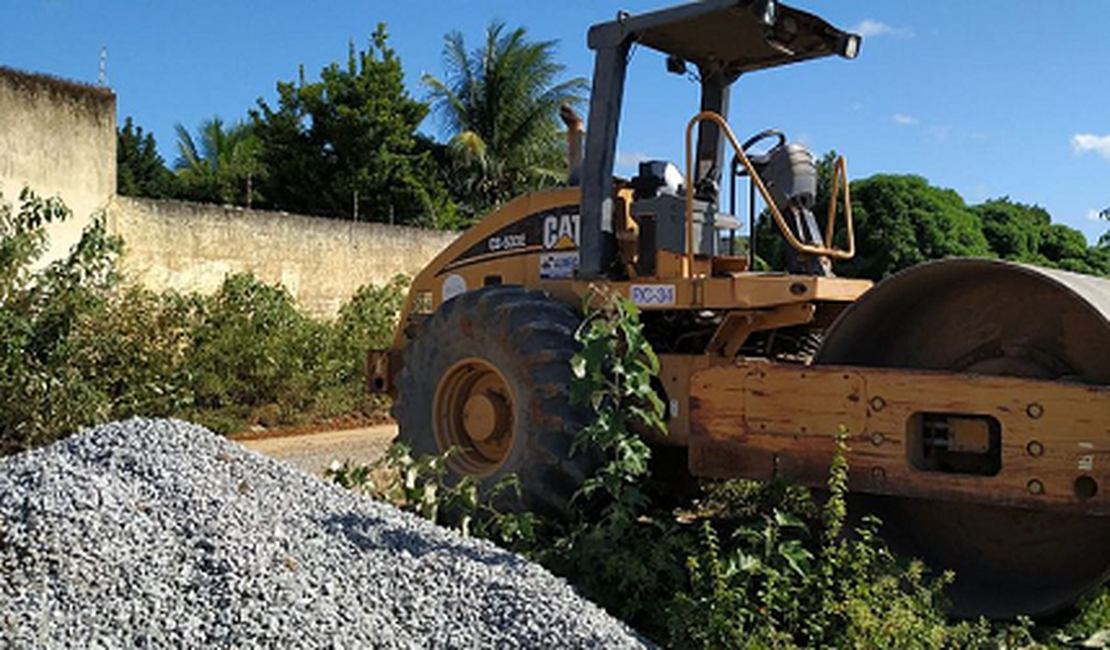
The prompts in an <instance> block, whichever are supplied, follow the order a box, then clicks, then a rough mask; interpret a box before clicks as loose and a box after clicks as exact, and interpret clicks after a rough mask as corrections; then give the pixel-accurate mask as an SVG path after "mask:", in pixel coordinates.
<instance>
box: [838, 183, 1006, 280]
mask: <svg viewBox="0 0 1110 650" xmlns="http://www.w3.org/2000/svg"><path fill="white" fill-rule="evenodd" d="M852 211H853V214H854V215H855V221H856V247H857V252H856V257H855V258H854V259H852V260H850V261H847V262H844V263H842V264H840V265H838V267H837V268H838V272H839V273H842V274H843V275H848V276H853V277H865V278H871V279H874V280H878V279H881V278H883V277H885V276H887V275H890V274H892V273H896V272H898V271H900V270H902V269H904V268H907V267H910V266H913V265H915V264H920V263H921V262H925V261H928V260H934V259H941V258H944V257H956V256H959V257H988V256H990V255H991V250H990V247H989V246H988V244H987V239H986V237H985V236H984V235H983V231H982V229H981V228H980V225H979V220H978V219H977V218H976V215H975V213H974V212H972V211H971V210H970V209H968V207H967V205H966V204H965V203H964V200H963V199H962V198H960V195H959V194H957V193H956V192H955V191H954V190H947V189H940V188H937V187H933V186H932V185H930V184H929V183H928V182H927V181H926V180H925V179H924V178H922V177H920V176H895V175H885V174H882V175H877V176H872V177H870V178H867V179H864V180H860V181H856V182H854V183H852Z"/></svg>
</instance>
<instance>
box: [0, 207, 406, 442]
mask: <svg viewBox="0 0 1110 650" xmlns="http://www.w3.org/2000/svg"><path fill="white" fill-rule="evenodd" d="M68 216H69V211H68V210H67V209H66V208H65V206H64V205H63V204H62V203H61V202H60V201H58V200H57V199H42V198H39V197H37V196H36V195H34V194H33V193H31V192H29V191H24V192H23V194H22V195H21V197H20V201H19V204H18V206H17V207H13V206H11V205H9V204H7V203H5V202H3V200H2V198H0V306H2V307H3V309H2V310H0V453H10V452H13V451H18V450H21V449H26V448H30V447H35V446H38V445H42V444H46V443H48V442H50V441H52V440H54V439H56V438H58V437H61V436H64V435H66V434H69V433H71V432H73V431H75V430H77V429H78V428H81V427H84V426H89V425H93V424H97V423H101V422H106V421H109V420H116V419H120V418H124V417H129V416H132V415H142V416H148V417H159V416H161V417H181V418H185V419H190V420H193V421H196V422H199V423H202V424H205V425H207V426H209V427H211V428H213V429H214V430H216V431H220V432H224V433H226V432H230V431H236V430H239V429H242V428H243V427H245V426H246V425H248V424H262V425H267V426H270V425H275V424H296V423H301V422H304V421H311V420H314V419H322V418H331V417H336V416H341V415H352V414H361V415H363V416H381V415H382V414H384V410H385V404H384V403H383V402H382V401H381V398H376V397H372V396H369V395H367V394H366V391H365V390H364V386H363V382H364V372H363V363H364V359H365V354H366V350H368V349H370V348H371V347H372V346H375V345H377V346H381V345H384V344H385V342H386V341H387V340H388V339H389V337H390V336H391V335H392V331H393V326H394V321H395V319H396V316H397V313H398V310H399V309H400V305H401V300H402V297H403V295H404V287H405V284H406V282H405V280H403V279H401V278H399V279H398V280H396V281H395V282H394V283H392V284H390V285H388V286H385V287H372V286H367V287H363V288H362V289H361V290H359V292H358V293H357V294H356V295H355V296H354V297H353V298H352V299H351V301H350V302H349V303H347V304H346V305H345V306H344V307H343V308H342V309H341V310H340V313H339V315H338V317H337V318H336V319H334V320H333V321H327V322H325V321H318V320H313V319H310V318H308V317H306V316H304V315H303V314H301V313H300V312H298V311H297V309H296V306H295V305H294V303H293V300H292V298H291V297H290V295H289V294H288V292H286V291H285V290H284V289H282V288H280V287H273V286H269V285H266V284H263V283H261V282H259V281H258V280H257V279H256V278H254V277H253V276H251V275H249V274H239V275H232V276H229V277H228V278H227V279H226V280H225V282H224V284H223V286H222V287H221V288H220V290H219V291H218V292H217V293H216V294H215V295H212V296H199V295H178V294H175V293H163V294H156V293H152V292H150V291H146V290H143V289H139V288H135V287H129V286H127V285H126V284H124V282H123V281H122V279H121V278H119V277H118V275H117V273H116V271H115V264H114V260H115V257H116V255H117V253H118V252H119V250H120V246H121V243H120V242H119V241H118V240H115V239H113V238H112V237H109V236H108V235H107V233H106V231H105V229H104V225H103V223H102V221H100V220H94V221H93V224H92V225H91V226H90V227H89V228H88V229H86V231H85V233H84V234H83V236H82V238H81V240H80V242H79V243H78V244H77V245H76V246H75V247H74V248H73V250H72V251H71V252H70V254H69V255H68V256H67V257H65V258H63V259H61V260H59V261H56V262H53V263H51V264H49V265H47V266H45V267H41V268H39V267H36V265H35V263H36V261H38V260H39V259H40V257H41V256H42V254H43V252H44V250H45V247H46V243H47V242H46V235H45V232H44V229H43V228H44V226H45V225H46V224H47V223H51V222H56V221H60V220H63V219H65V218H67V217H68Z"/></svg>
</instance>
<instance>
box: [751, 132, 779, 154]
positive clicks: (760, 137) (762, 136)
mask: <svg viewBox="0 0 1110 650" xmlns="http://www.w3.org/2000/svg"><path fill="white" fill-rule="evenodd" d="M768 138H778V143H777V144H775V146H776V147H781V146H782V145H784V144H786V135H785V134H783V132H782V131H779V130H778V129H767V130H766V131H760V132H759V133H756V134H755V135H753V136H752V137H750V138H748V139H747V140H746V141H745V142H744V145H743V146H742V147H740V149H741V150H743V151H744V153H748V150H749V149H751V148H752V147H754V146H755V145H757V144H759V143H760V142H763V141H764V140H766V139H768Z"/></svg>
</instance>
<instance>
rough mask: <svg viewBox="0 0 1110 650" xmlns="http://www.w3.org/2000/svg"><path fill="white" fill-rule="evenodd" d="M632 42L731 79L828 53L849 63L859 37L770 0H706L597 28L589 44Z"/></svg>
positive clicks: (626, 17)
mask: <svg viewBox="0 0 1110 650" xmlns="http://www.w3.org/2000/svg"><path fill="white" fill-rule="evenodd" d="M626 41H632V42H636V43H639V44H641V45H644V46H647V47H650V48H652V49H654V50H658V51H660V52H663V53H664V54H667V55H670V56H671V57H675V58H677V59H681V60H682V61H686V62H689V63H692V64H694V65H696V66H697V67H698V68H699V69H700V70H701V71H702V73H703V74H706V73H710V72H714V73H720V74H722V76H724V77H725V78H727V79H729V80H734V79H736V77H738V76H739V75H740V74H742V73H744V72H751V71H753V70H761V69H763V68H770V67H774V66H778V65H784V64H787V63H794V62H798V61H805V60H808V59H815V58H820V57H824V56H830V55H833V54H836V55H839V56H842V57H845V58H849V59H853V58H855V57H856V55H857V54H858V52H859V44H860V38H859V36H857V35H855V34H849V33H847V32H844V31H841V30H839V29H837V28H836V27H833V26H832V25H830V24H829V23H827V22H825V21H824V20H822V19H821V18H818V17H817V16H814V15H813V14H810V13H807V12H805V11H801V10H799V9H794V8H793V7H788V6H786V5H784V4H781V3H778V2H775V0H705V1H704V2H698V3H694V4H687V5H680V6H677V7H672V8H669V9H661V10H659V11H653V12H650V13H645V14H640V15H636V16H630V15H627V14H622V15H621V16H619V17H618V18H617V20H614V21H610V22H607V23H600V24H598V25H595V26H594V27H593V28H592V29H590V35H589V45H590V48H591V49H594V50H600V49H607V48H614V47H618V46H619V45H620V44H622V43H624V42H626Z"/></svg>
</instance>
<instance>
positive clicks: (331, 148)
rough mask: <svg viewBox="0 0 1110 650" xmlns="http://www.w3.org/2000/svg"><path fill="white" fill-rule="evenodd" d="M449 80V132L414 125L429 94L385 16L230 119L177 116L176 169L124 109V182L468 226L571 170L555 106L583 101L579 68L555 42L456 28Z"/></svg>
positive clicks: (443, 92)
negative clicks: (471, 34)
mask: <svg viewBox="0 0 1110 650" xmlns="http://www.w3.org/2000/svg"><path fill="white" fill-rule="evenodd" d="M444 65H445V68H446V71H447V75H446V80H445V81H439V80H438V79H437V78H436V77H433V76H432V75H426V76H425V77H424V83H425V85H426V86H427V87H428V88H429V93H430V99H431V100H432V102H434V103H435V104H436V106H437V108H438V110H439V112H440V114H441V116H442V117H443V118H444V119H445V123H446V131H447V133H448V137H449V143H448V144H446V145H443V144H438V143H436V142H433V141H431V140H430V139H428V138H427V137H425V136H423V135H421V134H419V133H418V132H417V129H418V128H419V127H420V125H421V123H422V122H423V121H424V119H425V117H426V116H427V115H428V113H429V112H430V110H431V103H429V102H425V101H420V100H418V99H414V98H413V97H411V96H410V95H409V93H408V91H407V90H406V89H405V84H404V74H403V71H402V69H401V60H400V58H399V57H398V55H397V53H396V52H395V51H394V50H393V49H392V48H391V47H389V44H388V34H387V33H386V29H385V25H378V27H377V29H376V30H375V31H374V33H373V34H372V35H371V38H370V43H369V46H368V48H367V49H366V50H358V51H356V49H355V47H354V45H353V44H352V45H350V47H349V52H348V56H347V60H346V61H345V62H343V63H332V64H331V65H328V66H327V67H325V68H324V69H323V70H321V71H320V76H319V79H318V80H306V78H305V74H304V70H303V69H302V70H301V71H300V73H299V76H298V78H297V80H296V81H292V82H278V84H277V94H278V98H277V103H276V105H271V104H270V103H268V102H266V101H264V100H262V99H259V100H258V105H257V106H256V107H255V108H254V109H253V110H250V111H249V118H248V119H247V120H245V121H240V122H237V123H235V124H234V125H233V126H230V127H227V126H226V124H225V123H224V121H223V120H222V119H221V118H220V117H218V116H216V117H213V118H212V119H209V120H206V121H204V122H203V123H202V124H201V125H200V126H199V128H198V129H197V132H196V133H195V134H193V133H190V132H189V131H188V130H187V129H186V128H185V127H183V126H181V125H177V149H178V152H179V157H178V159H177V160H176V161H175V164H174V172H170V171H169V170H168V169H166V166H165V163H164V161H163V160H162V159H161V158H160V157H159V156H158V153H157V151H156V148H155V143H154V138H153V136H152V135H151V134H149V133H146V134H144V133H143V130H142V128H141V127H137V126H135V125H134V123H133V121H132V120H131V118H127V119H126V120H125V122H124V124H123V126H122V127H121V128H120V130H119V147H118V165H119V167H118V174H119V182H118V186H119V191H120V193H121V194H124V195H129V196H146V197H152V198H177V199H185V200H190V201H202V202H210V203H227V204H233V205H243V206H248V207H250V206H257V207H263V208H272V209H278V210H288V211H290V212H297V213H301V214H313V215H322V216H328V217H335V218H340V219H356V220H360V221H380V222H390V223H398V224H409V225H415V226H421V227H428V228H458V227H462V226H465V225H469V224H470V223H472V222H473V221H474V220H475V219H476V218H477V217H479V216H481V215H482V214H483V213H485V212H486V211H487V210H489V209H490V208H493V207H495V206H497V205H499V204H501V203H503V202H505V201H507V200H509V199H511V198H512V197H513V196H516V195H517V194H520V193H522V192H525V191H529V190H534V189H538V188H541V187H548V186H551V185H555V184H557V183H558V182H560V181H561V180H562V179H563V178H564V177H565V176H566V156H565V152H564V146H563V143H562V138H561V137H560V135H559V131H560V127H559V125H558V120H557V112H558V109H559V106H560V105H562V104H577V103H579V102H580V101H581V100H582V93H583V92H584V90H585V87H586V83H585V81H584V80H583V79H581V78H574V79H571V80H568V81H559V80H558V77H559V76H560V75H561V74H562V72H563V70H564V66H562V65H561V64H559V63H557V62H556V61H555V42H554V41H541V42H532V41H529V40H528V39H527V37H526V32H525V30H524V29H523V28H517V29H512V30H510V29H508V28H507V27H506V26H505V25H504V24H503V23H497V22H495V23H492V24H491V25H490V27H489V29H488V30H487V33H486V35H485V43H484V46H483V48H481V49H480V50H478V51H476V52H473V53H469V52H467V51H466V49H465V46H464V43H463V37H462V35H461V34H459V33H458V32H453V33H451V34H448V35H447V37H446V45H445V47H444Z"/></svg>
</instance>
